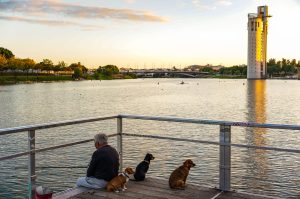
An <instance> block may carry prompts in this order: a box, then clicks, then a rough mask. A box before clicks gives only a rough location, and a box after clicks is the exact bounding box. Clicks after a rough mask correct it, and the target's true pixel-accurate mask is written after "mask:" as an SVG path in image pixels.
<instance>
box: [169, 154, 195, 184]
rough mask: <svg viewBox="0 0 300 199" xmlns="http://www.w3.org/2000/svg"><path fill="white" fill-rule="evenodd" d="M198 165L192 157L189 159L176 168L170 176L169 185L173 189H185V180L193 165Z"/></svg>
mask: <svg viewBox="0 0 300 199" xmlns="http://www.w3.org/2000/svg"><path fill="white" fill-rule="evenodd" d="M194 166H196V165H195V164H194V163H193V161H192V160H191V159H187V160H186V161H185V162H184V163H183V165H182V166H180V167H178V168H177V169H175V170H174V171H173V172H172V173H171V176H170V178H169V186H170V188H172V189H184V188H185V181H186V178H187V177H188V175H189V171H190V169H191V167H194Z"/></svg>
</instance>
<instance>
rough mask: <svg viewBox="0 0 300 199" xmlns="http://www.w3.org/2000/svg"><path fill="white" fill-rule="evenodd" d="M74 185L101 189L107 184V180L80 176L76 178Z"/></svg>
mask: <svg viewBox="0 0 300 199" xmlns="http://www.w3.org/2000/svg"><path fill="white" fill-rule="evenodd" d="M76 185H77V186H78V187H87V188H92V189H101V188H105V187H106V185H107V181H105V180H101V179H97V178H94V177H81V178H79V179H78V180H77V182H76Z"/></svg>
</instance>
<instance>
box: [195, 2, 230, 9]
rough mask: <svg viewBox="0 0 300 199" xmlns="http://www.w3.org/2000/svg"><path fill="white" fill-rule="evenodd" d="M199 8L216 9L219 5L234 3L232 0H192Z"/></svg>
mask: <svg viewBox="0 0 300 199" xmlns="http://www.w3.org/2000/svg"><path fill="white" fill-rule="evenodd" d="M192 4H194V5H195V6H196V7H197V8H199V9H201V10H215V9H217V7H221V6H230V5H231V4H232V1H231V0H213V1H211V0H210V1H204V0H192Z"/></svg>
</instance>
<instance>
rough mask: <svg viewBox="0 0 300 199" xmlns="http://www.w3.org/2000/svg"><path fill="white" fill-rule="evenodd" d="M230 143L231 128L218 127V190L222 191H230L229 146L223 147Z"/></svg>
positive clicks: (225, 126) (226, 126)
mask: <svg viewBox="0 0 300 199" xmlns="http://www.w3.org/2000/svg"><path fill="white" fill-rule="evenodd" d="M230 143H231V126H228V125H220V170H219V189H220V190H222V191H230V175H231V171H230V170H231V146H225V145H224V144H230Z"/></svg>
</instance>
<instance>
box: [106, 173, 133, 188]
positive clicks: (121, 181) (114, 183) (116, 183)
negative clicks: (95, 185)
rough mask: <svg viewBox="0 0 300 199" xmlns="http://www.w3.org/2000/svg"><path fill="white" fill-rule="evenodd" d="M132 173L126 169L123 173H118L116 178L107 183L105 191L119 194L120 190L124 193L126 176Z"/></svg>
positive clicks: (127, 177)
mask: <svg viewBox="0 0 300 199" xmlns="http://www.w3.org/2000/svg"><path fill="white" fill-rule="evenodd" d="M133 173H134V171H133V169H132V168H130V167H127V168H126V169H125V171H124V172H122V173H120V174H119V175H118V176H116V177H114V178H113V179H112V180H111V181H109V182H108V183H107V186H106V190H107V191H115V192H119V189H122V191H124V190H125V189H127V188H126V187H125V184H126V182H128V180H129V176H128V175H129V174H133Z"/></svg>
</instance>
